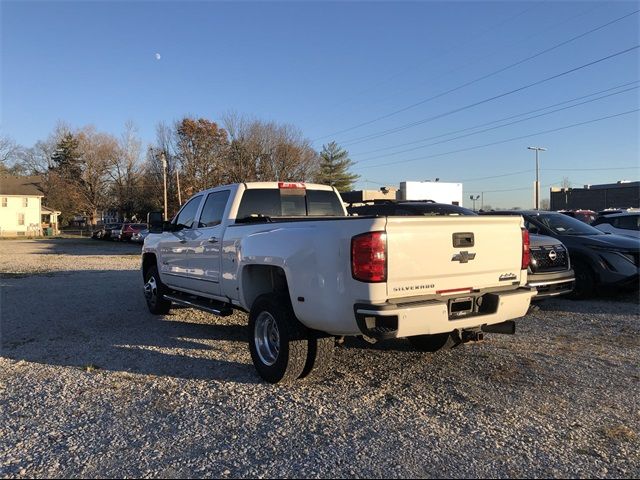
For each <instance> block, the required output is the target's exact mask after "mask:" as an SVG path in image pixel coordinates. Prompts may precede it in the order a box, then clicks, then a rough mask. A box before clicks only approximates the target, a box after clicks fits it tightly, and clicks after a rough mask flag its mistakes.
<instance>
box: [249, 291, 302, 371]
mask: <svg viewBox="0 0 640 480" xmlns="http://www.w3.org/2000/svg"><path fill="white" fill-rule="evenodd" d="M248 333H249V351H250V352H251V359H252V360H253V365H254V366H255V368H256V370H257V371H258V374H259V375H260V376H261V377H262V378H263V379H264V380H266V381H267V382H270V383H292V382H294V381H295V380H296V379H297V378H298V377H300V376H301V375H302V372H303V371H304V368H305V365H306V362H307V355H308V352H309V340H308V338H309V333H308V331H307V329H306V327H305V326H304V325H302V324H301V323H300V322H299V321H298V319H297V318H296V317H295V314H294V313H293V308H292V307H291V303H290V301H289V299H288V298H287V297H285V296H282V295H275V294H265V295H261V296H259V297H258V298H257V299H256V300H255V302H253V306H252V307H251V311H250V312H249V332H248Z"/></svg>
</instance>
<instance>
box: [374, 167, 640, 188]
mask: <svg viewBox="0 0 640 480" xmlns="http://www.w3.org/2000/svg"><path fill="white" fill-rule="evenodd" d="M638 168H639V167H638V166H637V165H635V166H632V167H605V168H541V169H540V171H541V172H547V171H549V172H551V171H553V172H589V171H605V170H606V171H609V170H637V169H638ZM533 171H534V169H532V168H530V169H528V170H519V171H517V172H509V173H503V174H500V175H489V176H486V177H475V178H463V179H462V180H457V179H456V180H450V181H451V182H454V181H455V183H468V182H476V181H480V180H490V179H493V178H503V177H512V176H515V175H522V174H524V173H531V172H533ZM362 181H363V182H365V183H375V184H377V185H383V186H387V185H389V184H390V183H394V182H385V183H383V182H377V181H375V180H371V179H368V178H365V179H363V180H362ZM444 181H445V182H446V180H444ZM485 191H486V190H485Z"/></svg>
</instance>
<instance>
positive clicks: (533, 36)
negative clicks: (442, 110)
mask: <svg viewBox="0 0 640 480" xmlns="http://www.w3.org/2000/svg"><path fill="white" fill-rule="evenodd" d="M603 5H604V4H601V5H597V6H595V7H593V8H589V9H587V10H584V11H582V12H580V13H579V14H577V15H572V16H571V17H569V18H565V19H563V20H562V21H560V22H557V23H554V24H553V25H550V26H548V27H546V28H543V29H536V32H535V33H534V34H533V35H529V36H527V37H525V38H523V39H520V40H519V41H518V42H515V43H511V46H514V45H519V44H521V43H524V42H525V41H527V40H529V39H531V38H535V37H537V36H540V35H543V34H544V33H545V32H547V31H549V30H553V29H555V28H556V27H559V26H561V25H564V24H565V23H567V22H569V21H571V20H574V19H576V18H578V17H582V16H584V15H586V14H588V13H591V12H593V11H594V10H598V9H600V8H602V7H603ZM494 55H495V52H490V53H488V54H487V55H483V56H481V57H478V56H474V57H473V61H475V62H477V61H479V60H483V59H485V58H489V57H492V56H494ZM473 61H472V62H465V63H464V64H463V65H461V66H458V67H456V68H452V69H449V70H447V71H446V72H444V73H442V74H440V75H438V76H436V77H432V78H429V79H428V80H426V81H423V82H421V83H420V85H429V84H432V83H433V82H434V81H435V80H438V79H440V78H442V77H446V76H447V75H449V74H451V73H454V72H457V71H459V70H462V69H465V68H468V66H469V64H470V63H473ZM408 90H415V88H412V89H406V88H405V89H402V90H396V92H394V93H393V94H391V95H387V96H385V97H383V98H382V100H386V99H388V98H391V97H393V96H395V94H397V93H399V92H400V91H408ZM359 110H362V109H359ZM359 110H358V111H359Z"/></svg>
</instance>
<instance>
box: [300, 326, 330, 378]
mask: <svg viewBox="0 0 640 480" xmlns="http://www.w3.org/2000/svg"><path fill="white" fill-rule="evenodd" d="M335 346H336V339H335V338H334V337H332V336H327V335H324V334H322V333H320V332H312V333H311V335H310V338H309V350H308V353H307V361H306V363H305V365H304V370H303V371H302V373H301V374H300V378H305V379H307V380H308V381H315V380H320V379H322V378H324V376H325V375H326V374H327V372H328V371H329V369H330V368H331V363H332V362H333V353H334V351H335Z"/></svg>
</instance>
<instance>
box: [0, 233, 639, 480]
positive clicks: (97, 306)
mask: <svg viewBox="0 0 640 480" xmlns="http://www.w3.org/2000/svg"><path fill="white" fill-rule="evenodd" d="M138 252H139V247H137V246H134V245H123V244H115V243H105V242H98V241H91V240H40V241H26V240H25V241H2V242H0V284H1V297H0V302H1V303H0V315H1V317H0V320H1V324H0V340H1V355H0V476H2V477H79V476H81V477H86V476H89V477H131V476H135V477H138V476H142V477H165V478H167V477H169V478H179V477H193V476H196V477H200V476H213V477H247V476H249V477H300V476H302V477H391V478H395V477H635V478H637V477H640V409H639V395H638V393H639V391H640V369H639V368H638V365H640V348H639V347H640V335H639V334H640V325H639V323H638V322H639V320H638V319H639V315H638V314H639V304H638V298H637V295H635V294H634V295H630V296H629V295H627V296H621V297H618V298H600V299H594V300H591V301H584V302H573V301H569V300H564V299H555V300H549V301H546V302H543V303H541V304H540V309H539V310H537V311H535V312H533V313H531V314H530V315H529V316H527V317H526V318H525V319H522V320H520V321H519V322H518V332H517V334H516V335H514V336H507V335H488V336H487V340H486V341H485V342H483V343H478V344H467V345H465V346H463V347H461V348H457V349H454V350H451V351H449V352H445V353H439V354H423V353H418V352H414V351H412V350H411V348H410V346H409V344H408V342H406V341H405V340H397V341H393V342H388V343H384V344H379V345H374V346H372V345H369V344H367V343H365V342H363V341H360V340H357V339H348V340H347V342H346V343H345V344H344V345H343V346H341V347H339V348H338V351H337V354H336V358H335V362H334V368H333V370H332V372H331V374H330V375H329V377H328V378H327V379H326V380H324V381H321V382H319V383H306V382H300V383H299V384H297V385H294V386H290V387H281V386H273V385H269V384H266V383H263V382H261V381H260V379H259V378H258V376H257V374H256V373H255V372H254V369H253V366H252V364H251V360H250V357H249V352H248V348H247V345H246V341H245V324H246V316H245V315H243V314H236V315H233V316H231V317H227V318H224V319H219V318H215V317H213V316H210V315H208V314H205V313H202V312H199V311H195V310H191V309H185V308H176V309H174V310H173V311H172V313H171V314H170V315H168V316H166V317H154V316H152V315H151V314H149V313H148V312H147V309H146V305H145V302H144V298H143V295H142V282H141V275H140V273H139V270H138V264H139V257H138V255H137V253H138Z"/></svg>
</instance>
